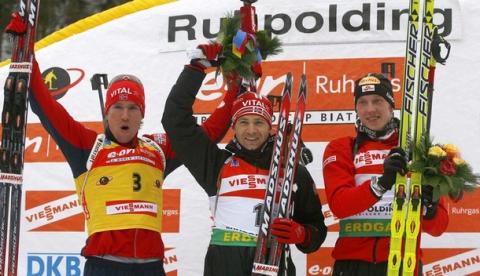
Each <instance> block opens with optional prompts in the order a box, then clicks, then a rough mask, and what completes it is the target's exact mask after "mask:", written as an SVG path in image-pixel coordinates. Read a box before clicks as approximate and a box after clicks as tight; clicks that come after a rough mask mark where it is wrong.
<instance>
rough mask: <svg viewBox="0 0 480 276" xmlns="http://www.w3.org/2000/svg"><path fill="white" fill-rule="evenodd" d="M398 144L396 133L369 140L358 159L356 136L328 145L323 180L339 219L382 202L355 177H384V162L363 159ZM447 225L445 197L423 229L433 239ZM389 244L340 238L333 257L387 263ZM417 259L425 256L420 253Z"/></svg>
mask: <svg viewBox="0 0 480 276" xmlns="http://www.w3.org/2000/svg"><path fill="white" fill-rule="evenodd" d="M397 141H398V136H397V135H396V133H395V134H393V135H392V136H391V137H390V138H389V139H387V140H385V141H373V140H366V141H364V142H363V143H361V145H360V146H359V148H358V152H357V153H356V155H355V159H354V157H353V152H352V147H353V142H354V138H353V137H344V138H339V139H336V140H333V141H331V142H330V143H329V144H328V145H327V147H326V149H325V153H324V157H323V178H324V181H325V191H326V194H327V200H328V204H329V206H330V209H331V210H332V212H333V214H334V215H335V216H337V217H338V218H339V219H342V218H346V217H349V216H352V215H355V214H358V213H359V212H362V211H364V210H366V209H368V208H369V207H371V206H372V205H373V204H375V203H376V202H377V201H378V200H379V199H378V198H377V197H376V196H375V195H374V194H373V192H372V191H371V190H370V180H365V181H363V182H362V183H356V181H355V176H357V179H366V177H360V174H361V175H368V174H382V173H383V161H382V162H374V163H375V164H373V165H369V162H364V161H365V160H364V159H365V158H363V157H365V156H368V154H367V155H366V154H365V153H367V152H369V151H373V150H375V151H381V150H385V151H387V152H388V150H390V149H391V148H393V147H395V146H396V145H397ZM362 158H363V159H362ZM354 160H356V161H354ZM354 162H356V163H357V166H355V163H354ZM368 179H369V178H368ZM447 225H448V213H447V210H446V208H445V202H444V199H443V198H442V199H441V200H440V203H439V205H438V209H437V213H436V215H435V217H434V218H432V219H430V220H425V219H423V218H422V221H421V230H422V232H426V233H428V234H430V235H432V236H439V235H441V234H442V233H443V232H444V231H445V230H446V228H447ZM419 241H420V240H419ZM389 243H390V238H389V237H339V238H338V240H337V242H336V244H335V248H334V250H333V253H332V257H333V258H334V259H335V260H363V261H367V262H386V261H388V254H389ZM417 256H419V257H421V251H420V250H419V252H418V253H417Z"/></svg>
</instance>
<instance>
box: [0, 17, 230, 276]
mask: <svg viewBox="0 0 480 276" xmlns="http://www.w3.org/2000/svg"><path fill="white" fill-rule="evenodd" d="M22 24H25V23H24V22H23V21H22V19H21V17H19V16H14V17H13V19H12V22H11V23H10V24H9V25H8V27H7V29H6V31H9V32H10V33H13V34H16V33H18V29H16V28H14V26H18V25H22ZM207 47H208V46H207ZM219 50H220V49H217V48H214V47H213V46H212V48H211V51H212V52H218V51H219ZM184 85H188V84H184ZM237 89H238V86H236V85H234V83H232V85H230V86H229V91H228V93H227V94H226V96H225V98H224V103H225V104H224V105H222V106H221V107H219V108H217V110H216V111H215V112H214V114H212V116H211V117H210V118H209V119H208V120H207V121H206V122H205V123H204V124H203V128H202V130H201V131H202V132H204V133H205V135H206V136H208V137H209V139H211V141H212V142H214V143H216V142H218V140H219V139H221V137H222V136H223V134H224V133H225V132H226V130H227V129H228V127H229V125H230V113H231V107H232V102H233V100H234V99H235V98H236V92H237ZM106 93H107V96H106V101H105V114H104V115H105V120H104V125H105V131H104V133H97V132H96V131H94V130H92V129H89V128H87V127H86V126H84V125H83V124H82V123H80V122H78V121H77V120H75V118H73V117H72V116H70V114H69V113H68V111H67V110H66V109H65V108H64V107H63V106H62V105H61V104H60V103H59V102H57V101H56V100H55V99H54V98H53V97H52V95H51V94H50V93H49V91H48V88H47V86H46V85H45V83H44V81H43V79H42V75H41V72H40V68H39V66H38V64H37V62H36V60H35V59H34V60H33V69H32V75H31V87H30V89H29V99H30V105H31V108H32V111H33V112H34V113H35V114H37V116H38V117H39V119H40V121H41V123H42V125H43V126H44V127H45V129H46V130H47V131H48V133H49V134H50V135H51V136H52V137H53V139H54V140H55V142H56V143H57V145H58V147H59V148H60V150H61V151H62V153H63V155H64V156H65V159H66V160H67V162H68V165H69V166H70V168H71V171H72V174H73V177H74V180H75V184H76V190H77V194H78V197H79V200H80V202H81V204H82V207H83V210H84V214H85V219H86V222H87V231H88V239H87V241H86V244H85V247H84V248H83V250H82V256H84V257H85V258H87V261H86V263H85V269H84V274H83V275H85V276H87V275H88V276H89V275H105V276H108V275H112V276H113V275H125V276H127V275H131V276H134V275H135V276H136V275H165V271H164V268H163V258H164V244H163V241H162V235H161V232H162V201H163V197H162V182H163V179H164V178H165V177H166V175H167V173H168V170H169V168H170V171H171V169H172V165H170V164H171V163H172V161H173V160H174V157H175V153H174V152H173V150H172V149H171V147H170V140H169V139H168V137H166V136H165V135H164V134H151V135H145V136H148V137H150V138H151V139H148V138H145V137H142V136H139V133H138V132H139V130H140V126H141V123H142V121H143V118H144V115H145V92H144V87H143V85H142V83H141V81H140V80H139V79H138V78H136V77H135V76H132V75H126V74H125V75H119V76H117V77H115V78H113V79H112V80H111V81H110V84H109V86H108V89H107V92H106ZM174 164H177V165H178V162H174Z"/></svg>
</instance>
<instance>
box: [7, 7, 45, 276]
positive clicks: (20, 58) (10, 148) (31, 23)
mask: <svg viewBox="0 0 480 276" xmlns="http://www.w3.org/2000/svg"><path fill="white" fill-rule="evenodd" d="M19 5H20V8H19V14H20V16H21V17H22V19H23V21H24V22H25V23H26V30H25V33H24V34H21V35H14V37H13V51H12V59H11V64H10V68H9V74H8V77H7V79H6V81H5V86H4V98H3V111H2V144H1V147H0V171H1V172H0V208H1V209H0V275H10V276H11V275H17V267H18V251H19V238H20V212H21V205H22V182H23V162H24V150H25V129H26V122H27V110H28V89H29V85H30V75H31V70H32V56H33V42H34V41H35V30H36V25H37V19H38V11H39V6H40V0H20V1H19Z"/></svg>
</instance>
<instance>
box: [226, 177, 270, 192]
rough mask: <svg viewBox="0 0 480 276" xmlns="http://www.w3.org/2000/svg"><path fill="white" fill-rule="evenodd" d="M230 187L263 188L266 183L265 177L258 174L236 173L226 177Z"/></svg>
mask: <svg viewBox="0 0 480 276" xmlns="http://www.w3.org/2000/svg"><path fill="white" fill-rule="evenodd" d="M226 182H227V184H228V187H229V188H231V189H235V188H240V189H262V188H263V189H264V188H265V187H266V185H267V178H266V177H265V176H259V175H238V176H233V177H230V178H228V179H226Z"/></svg>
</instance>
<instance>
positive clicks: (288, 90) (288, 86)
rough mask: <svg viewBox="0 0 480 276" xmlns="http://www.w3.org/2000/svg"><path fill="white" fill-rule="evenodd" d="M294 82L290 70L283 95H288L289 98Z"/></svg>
mask: <svg viewBox="0 0 480 276" xmlns="http://www.w3.org/2000/svg"><path fill="white" fill-rule="evenodd" d="M292 82H293V77H292V73H291V72H288V73H287V76H286V78H285V87H284V88H283V95H284V96H288V97H289V98H290V96H291V94H292Z"/></svg>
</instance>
